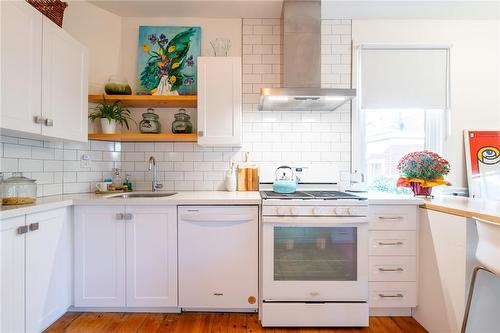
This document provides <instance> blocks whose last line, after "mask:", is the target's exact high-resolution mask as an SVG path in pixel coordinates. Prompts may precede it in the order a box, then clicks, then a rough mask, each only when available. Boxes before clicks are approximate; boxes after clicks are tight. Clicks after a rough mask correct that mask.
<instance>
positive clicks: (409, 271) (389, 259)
mask: <svg viewBox="0 0 500 333" xmlns="http://www.w3.org/2000/svg"><path fill="white" fill-rule="evenodd" d="M368 262H369V279H370V281H416V280H417V257H415V256H370V257H369V260H368Z"/></svg>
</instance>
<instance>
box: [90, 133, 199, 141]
mask: <svg viewBox="0 0 500 333" xmlns="http://www.w3.org/2000/svg"><path fill="white" fill-rule="evenodd" d="M89 140H100V141H119V142H127V141H131V142H134V141H158V142H196V141H197V140H198V137H197V135H196V134H195V133H193V134H169V133H162V134H143V133H124V134H102V133H96V134H89Z"/></svg>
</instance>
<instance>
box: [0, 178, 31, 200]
mask: <svg viewBox="0 0 500 333" xmlns="http://www.w3.org/2000/svg"><path fill="white" fill-rule="evenodd" d="M35 201H36V183H35V180H34V179H29V178H26V177H23V174H22V173H21V172H14V173H13V174H12V177H10V178H7V179H5V180H4V181H3V182H2V204H3V205H24V204H31V203H34V202H35Z"/></svg>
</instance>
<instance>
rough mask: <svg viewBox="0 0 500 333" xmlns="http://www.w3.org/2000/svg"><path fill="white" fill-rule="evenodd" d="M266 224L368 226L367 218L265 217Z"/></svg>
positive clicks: (263, 219) (263, 220)
mask: <svg viewBox="0 0 500 333" xmlns="http://www.w3.org/2000/svg"><path fill="white" fill-rule="evenodd" d="M262 222H264V224H267V223H272V224H301V225H303V224H306V225H307V224H311V225H318V224H321V225H349V224H357V225H359V224H366V223H368V218H367V217H314V216H311V217H308V216H301V217H297V216H264V217H263V218H262Z"/></svg>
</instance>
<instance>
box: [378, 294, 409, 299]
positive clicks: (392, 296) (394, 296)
mask: <svg viewBox="0 0 500 333" xmlns="http://www.w3.org/2000/svg"><path fill="white" fill-rule="evenodd" d="M378 297H380V298H403V297H404V296H403V294H392V295H387V294H378Z"/></svg>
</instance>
